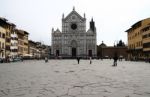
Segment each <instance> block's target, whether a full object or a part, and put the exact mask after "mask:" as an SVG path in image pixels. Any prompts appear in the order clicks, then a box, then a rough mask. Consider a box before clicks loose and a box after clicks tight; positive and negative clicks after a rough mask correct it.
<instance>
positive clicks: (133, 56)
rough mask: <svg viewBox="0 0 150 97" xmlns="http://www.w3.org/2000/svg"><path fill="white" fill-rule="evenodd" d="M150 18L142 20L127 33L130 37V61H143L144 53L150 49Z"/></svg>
mask: <svg viewBox="0 0 150 97" xmlns="http://www.w3.org/2000/svg"><path fill="white" fill-rule="evenodd" d="M149 25H150V18H147V19H144V20H141V21H139V22H137V23H135V24H133V25H132V26H131V28H129V29H128V30H127V31H126V32H127V35H128V58H129V59H130V60H138V59H139V60H140V59H141V60H143V59H145V58H146V55H145V53H144V52H148V51H149V48H150V42H149V41H150V38H149V30H148V29H149V27H148V26H149Z"/></svg>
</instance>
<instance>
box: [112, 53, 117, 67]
mask: <svg viewBox="0 0 150 97" xmlns="http://www.w3.org/2000/svg"><path fill="white" fill-rule="evenodd" d="M113 59H114V64H113V66H117V60H118V56H117V54H115V55H114V57H113Z"/></svg>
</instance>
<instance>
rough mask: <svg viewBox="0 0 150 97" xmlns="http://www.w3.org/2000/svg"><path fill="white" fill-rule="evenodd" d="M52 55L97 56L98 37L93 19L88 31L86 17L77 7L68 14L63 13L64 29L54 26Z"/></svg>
mask: <svg viewBox="0 0 150 97" xmlns="http://www.w3.org/2000/svg"><path fill="white" fill-rule="evenodd" d="M51 36H52V48H51V51H52V55H54V56H61V57H68V58H70V57H84V58H86V57H89V56H92V57H96V55H97V46H96V43H97V39H96V28H95V23H94V21H93V19H92V20H91V22H90V27H89V30H88V31H86V17H85V14H84V16H83V17H82V16H80V15H79V14H78V13H77V12H76V11H75V9H74V8H73V10H72V11H71V13H70V14H69V15H68V16H66V17H65V16H64V14H63V15H62V31H60V30H59V29H56V30H54V28H52V35H51Z"/></svg>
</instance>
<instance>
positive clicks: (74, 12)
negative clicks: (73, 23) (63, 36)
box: [64, 10, 84, 21]
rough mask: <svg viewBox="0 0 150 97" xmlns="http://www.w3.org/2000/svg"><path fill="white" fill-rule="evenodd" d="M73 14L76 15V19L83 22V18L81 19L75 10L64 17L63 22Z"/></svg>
mask: <svg viewBox="0 0 150 97" xmlns="http://www.w3.org/2000/svg"><path fill="white" fill-rule="evenodd" d="M73 14H75V15H77V16H78V18H79V19H81V20H82V21H83V20H84V18H83V17H81V16H80V15H79V14H78V13H77V12H76V11H75V10H73V11H72V12H70V13H69V14H68V16H66V18H64V20H65V21H66V20H68V19H69V18H70V17H71V16H72V15H73Z"/></svg>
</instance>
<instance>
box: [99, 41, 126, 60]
mask: <svg viewBox="0 0 150 97" xmlns="http://www.w3.org/2000/svg"><path fill="white" fill-rule="evenodd" d="M127 50H128V48H127V46H125V45H124V44H122V45H119V43H118V44H117V45H114V46H107V45H106V44H104V43H103V42H102V43H101V44H100V45H99V46H98V47H97V52H98V53H97V55H98V58H110V59H112V58H113V57H114V56H115V54H117V56H118V57H119V58H124V59H127Z"/></svg>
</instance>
